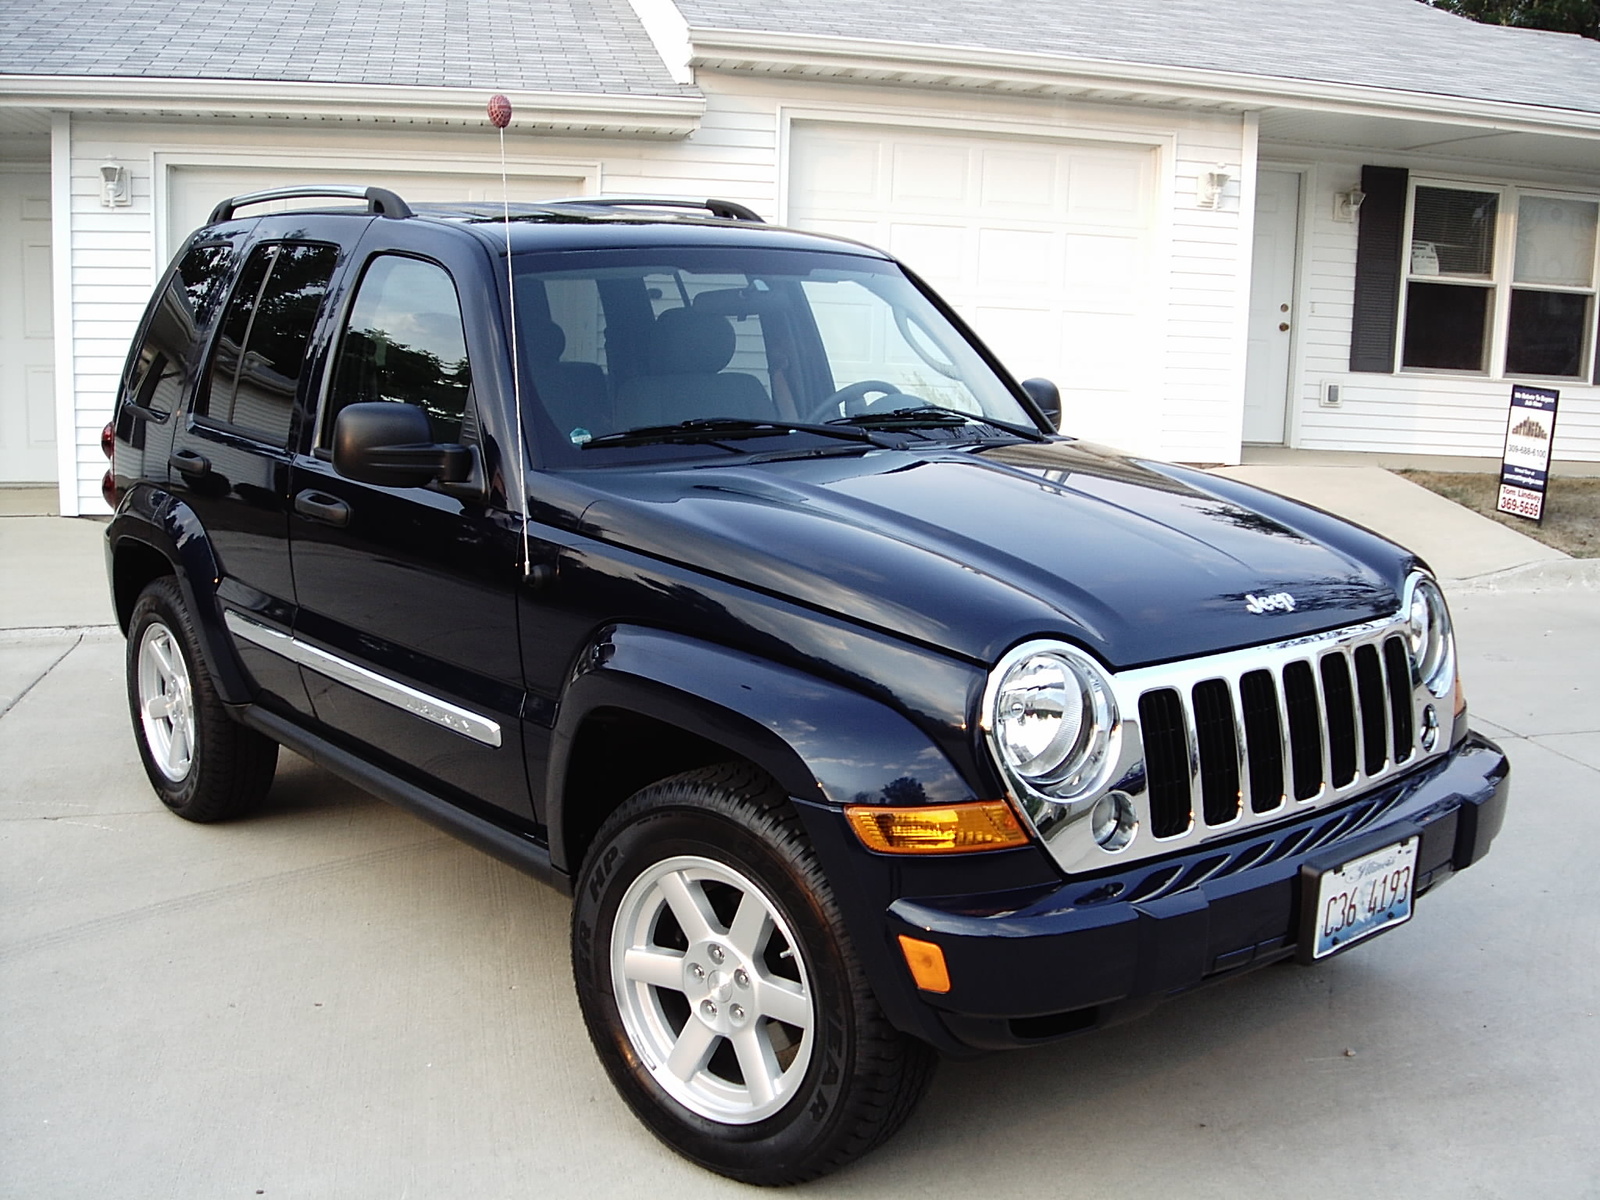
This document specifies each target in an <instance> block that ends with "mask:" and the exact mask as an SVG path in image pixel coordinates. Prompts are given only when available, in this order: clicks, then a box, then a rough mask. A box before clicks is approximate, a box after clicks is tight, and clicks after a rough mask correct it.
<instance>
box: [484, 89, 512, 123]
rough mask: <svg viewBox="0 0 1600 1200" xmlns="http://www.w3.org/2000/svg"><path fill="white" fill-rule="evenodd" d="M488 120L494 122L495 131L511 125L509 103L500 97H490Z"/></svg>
mask: <svg viewBox="0 0 1600 1200" xmlns="http://www.w3.org/2000/svg"><path fill="white" fill-rule="evenodd" d="M489 120H491V121H493V122H494V127H495V128H496V129H504V128H505V127H506V126H507V125H509V124H511V101H509V100H507V99H506V98H505V97H504V96H501V95H494V96H490V97H489Z"/></svg>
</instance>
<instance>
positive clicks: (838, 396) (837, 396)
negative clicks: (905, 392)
mask: <svg viewBox="0 0 1600 1200" xmlns="http://www.w3.org/2000/svg"><path fill="white" fill-rule="evenodd" d="M874 392H878V393H881V395H880V396H879V399H882V398H884V397H887V396H898V395H900V389H899V388H897V387H895V385H894V384H892V383H885V382H884V381H883V380H881V379H861V380H858V381H857V382H855V383H851V384H847V385H846V386H844V387H842V388H840V389H839V390H838V391H837V392H835V393H834V394H833V395H831V396H829V397H828V398H827V399H826V400H824V401H823V402H822V403H821V404H819V405H818V406H817V409H816V412H815V414H814V415H813V416H812V420H815V421H826V420H828V419H829V418H832V417H852V416H855V415H856V414H858V413H864V412H866V411H867V410H868V409H870V408H871V407H872V406H873V405H874V404H877V403H878V400H868V399H867V397H868V396H870V395H872V393H874Z"/></svg>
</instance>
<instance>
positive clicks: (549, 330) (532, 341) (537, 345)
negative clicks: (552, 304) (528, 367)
mask: <svg viewBox="0 0 1600 1200" xmlns="http://www.w3.org/2000/svg"><path fill="white" fill-rule="evenodd" d="M523 328H524V329H525V330H526V331H527V333H526V335H525V336H526V337H527V339H528V354H529V357H531V358H532V359H533V361H534V362H536V363H553V362H555V361H556V360H557V359H559V358H560V357H561V355H562V354H563V353H565V351H566V349H567V333H566V330H564V329H562V328H561V326H559V325H557V324H556V323H555V322H554V321H542V320H538V319H535V320H531V321H528V322H526V323H525V324H524V325H523Z"/></svg>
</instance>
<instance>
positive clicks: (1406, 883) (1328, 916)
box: [1311, 837, 1420, 959]
mask: <svg viewBox="0 0 1600 1200" xmlns="http://www.w3.org/2000/svg"><path fill="white" fill-rule="evenodd" d="M1419 840H1420V839H1418V838H1415V837H1410V838H1407V839H1406V840H1405V841H1403V842H1396V843H1395V844H1394V845H1392V846H1385V847H1384V848H1383V849H1381V850H1374V851H1373V852H1372V853H1371V854H1363V855H1362V856H1361V857H1360V858H1353V859H1351V860H1350V861H1349V862H1347V863H1345V864H1344V865H1343V866H1340V867H1335V868H1333V869H1331V870H1328V871H1324V872H1323V873H1322V876H1321V878H1320V879H1318V881H1317V900H1316V907H1315V909H1313V910H1312V911H1313V914H1314V919H1315V922H1316V924H1315V926H1314V928H1313V931H1312V932H1313V935H1314V939H1315V940H1314V941H1313V943H1312V946H1311V957H1312V958H1313V959H1318V958H1324V957H1326V956H1327V955H1329V954H1332V953H1333V952H1334V951H1335V950H1342V949H1344V948H1345V947H1346V946H1348V945H1351V944H1352V943H1354V942H1359V941H1360V940H1361V939H1362V938H1367V937H1371V936H1372V935H1373V934H1375V933H1377V932H1378V931H1379V930H1380V929H1387V928H1389V927H1390V926H1391V925H1399V924H1400V923H1401V922H1403V921H1408V920H1410V919H1411V892H1412V886H1413V885H1414V884H1415V883H1416V878H1417V843H1418V841H1419Z"/></svg>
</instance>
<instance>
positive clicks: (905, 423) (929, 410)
mask: <svg viewBox="0 0 1600 1200" xmlns="http://www.w3.org/2000/svg"><path fill="white" fill-rule="evenodd" d="M828 424H830V425H845V426H850V427H853V428H857V429H882V430H886V431H888V430H896V429H956V428H959V427H960V426H962V425H968V424H977V425H989V426H992V427H993V428H995V429H1003V430H1005V432H1007V433H1014V434H1016V435H1017V436H1018V437H1021V438H1027V439H1028V440H1029V441H1033V442H1047V441H1049V440H1050V439H1049V437H1048V435H1046V434H1043V433H1041V432H1039V430H1037V429H1032V428H1029V427H1027V426H1024V425H1013V424H1011V422H1009V421H997V420H995V419H994V418H993V417H980V416H977V415H975V414H973V413H967V412H962V411H961V410H960V409H958V408H943V407H941V406H940V405H937V404H918V405H916V406H915V407H908V408H891V409H889V410H887V411H886V412H876V413H857V414H855V415H854V416H850V417H835V418H834V419H833V420H832V421H829V422H828Z"/></svg>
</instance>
